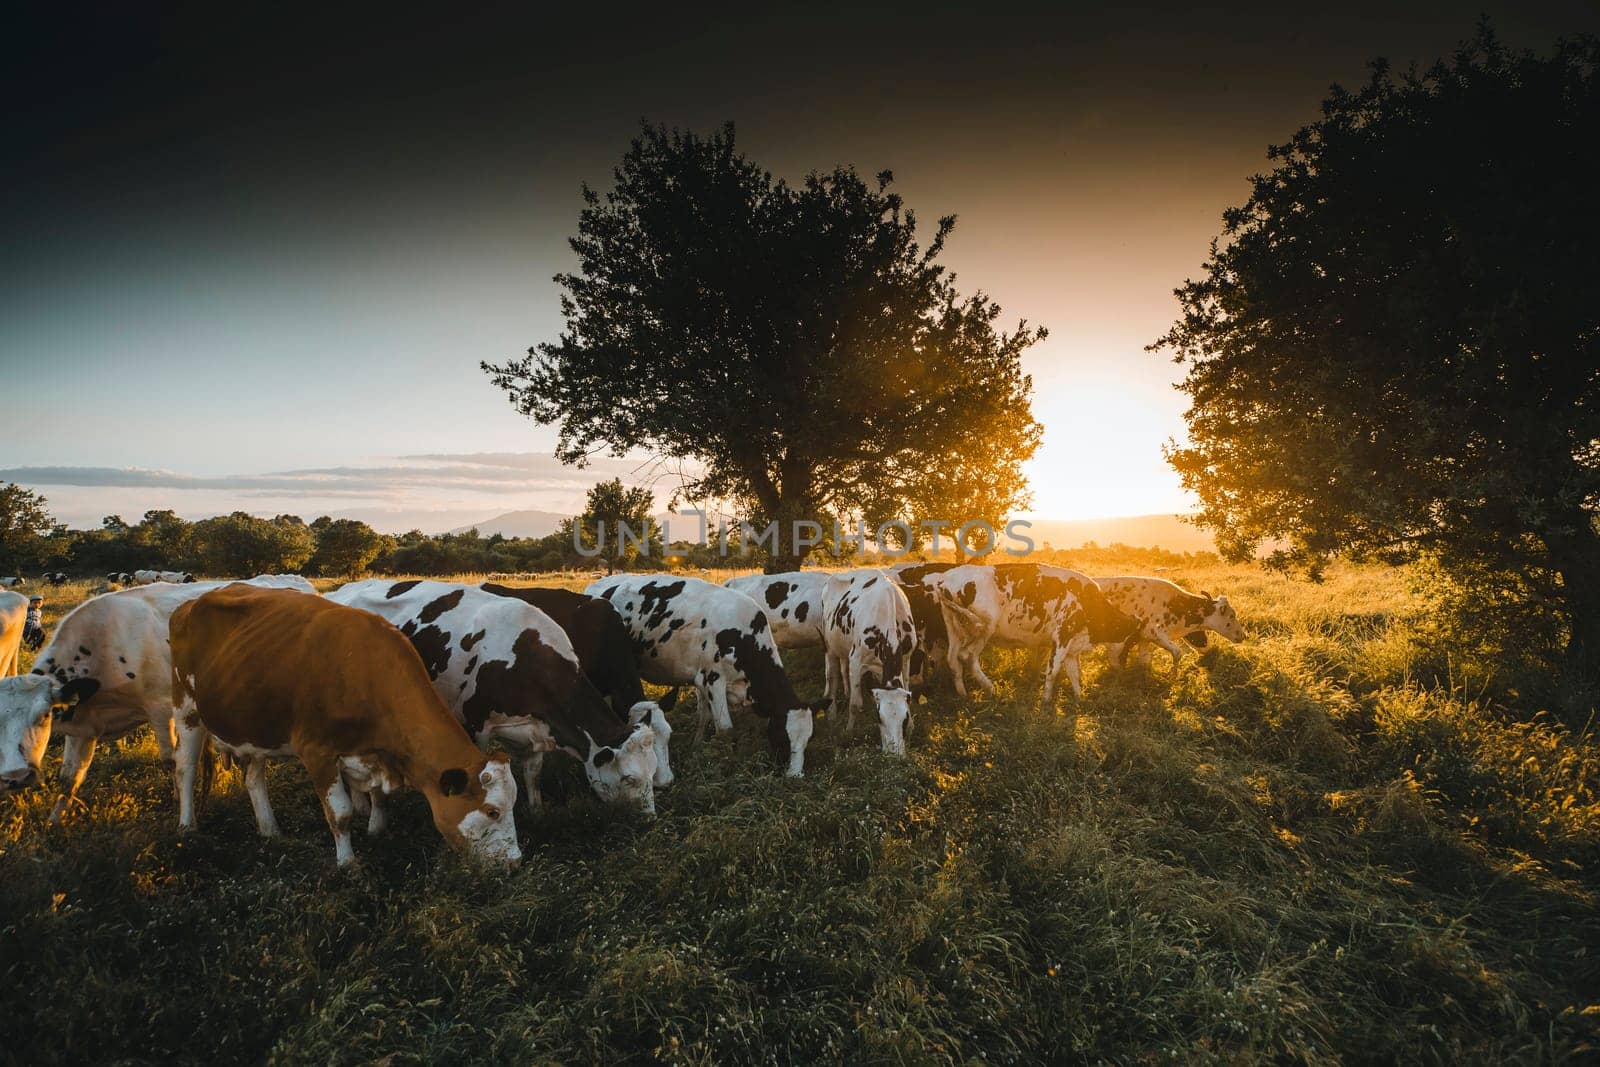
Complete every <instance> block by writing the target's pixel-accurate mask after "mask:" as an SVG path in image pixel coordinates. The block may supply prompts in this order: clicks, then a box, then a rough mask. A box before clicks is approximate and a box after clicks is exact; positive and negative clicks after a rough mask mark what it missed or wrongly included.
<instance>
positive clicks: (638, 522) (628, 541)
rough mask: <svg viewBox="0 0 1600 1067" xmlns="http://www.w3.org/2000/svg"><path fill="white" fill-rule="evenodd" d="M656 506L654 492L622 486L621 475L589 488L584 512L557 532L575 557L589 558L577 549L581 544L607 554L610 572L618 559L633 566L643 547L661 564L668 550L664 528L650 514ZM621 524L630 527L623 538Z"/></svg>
mask: <svg viewBox="0 0 1600 1067" xmlns="http://www.w3.org/2000/svg"><path fill="white" fill-rule="evenodd" d="M654 506H655V494H654V493H652V492H651V491H650V490H649V489H646V488H644V487H643V486H627V485H623V484H622V479H621V478H613V479H611V480H610V481H609V482H596V483H595V484H594V485H593V486H591V487H590V489H589V495H588V498H587V500H586V501H585V503H584V508H583V514H582V515H579V516H577V517H576V518H573V519H565V520H563V521H562V523H561V529H560V530H559V531H558V532H559V533H560V535H561V541H562V550H563V552H566V553H570V558H573V559H584V558H588V557H585V556H584V555H583V554H582V553H580V552H578V550H577V546H578V545H582V546H583V548H584V550H585V551H587V552H590V553H596V554H598V555H600V556H602V557H604V559H605V564H606V573H607V574H609V573H611V572H612V571H614V570H615V569H616V565H617V564H618V563H619V562H620V563H621V564H622V565H623V566H624V567H627V566H630V565H631V564H632V563H633V562H634V560H636V559H638V558H639V552H640V550H641V549H643V551H644V552H645V553H647V554H648V555H649V556H650V557H651V558H653V559H655V560H656V561H657V562H658V563H659V562H660V560H661V558H662V556H663V555H665V551H664V548H663V546H662V543H661V529H660V528H659V527H658V526H657V525H656V523H655V519H654V517H653V516H652V515H651V514H650V512H651V509H652V508H653V507H654ZM621 525H626V526H627V527H628V530H629V531H630V535H629V537H628V538H623V537H622V535H621V531H620V529H619V527H620V526H621ZM574 526H576V527H577V529H576V531H575V530H574V529H573V527H574Z"/></svg>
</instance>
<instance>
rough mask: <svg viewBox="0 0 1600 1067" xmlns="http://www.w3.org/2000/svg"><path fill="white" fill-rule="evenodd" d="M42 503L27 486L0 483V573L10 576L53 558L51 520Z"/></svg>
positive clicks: (53, 522)
mask: <svg viewBox="0 0 1600 1067" xmlns="http://www.w3.org/2000/svg"><path fill="white" fill-rule="evenodd" d="M46 503H47V502H46V500H45V498H44V497H42V496H40V495H39V494H38V493H35V492H34V491H33V490H31V489H25V488H23V487H22V486H20V485H17V484H15V483H13V482H4V483H0V575H10V576H14V575H16V574H17V573H18V572H19V571H22V570H27V569H30V568H34V567H40V566H43V565H44V564H45V562H46V561H48V560H49V559H51V558H53V555H54V547H53V545H52V543H51V541H50V534H51V532H52V531H53V530H54V529H55V520H54V519H53V518H51V517H50V512H49V510H48V509H47V508H46V507H45V504H46Z"/></svg>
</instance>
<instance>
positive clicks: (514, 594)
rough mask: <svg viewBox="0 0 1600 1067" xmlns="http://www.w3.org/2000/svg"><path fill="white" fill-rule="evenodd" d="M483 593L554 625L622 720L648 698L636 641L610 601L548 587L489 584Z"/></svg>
mask: <svg viewBox="0 0 1600 1067" xmlns="http://www.w3.org/2000/svg"><path fill="white" fill-rule="evenodd" d="M483 589H484V590H485V591H486V592H490V593H493V594H495V595H496V596H502V597H510V598H513V599H516V600H520V601H522V602H523V603H525V604H528V605H531V606H532V607H535V608H538V609H539V610H540V611H542V612H544V613H545V614H546V615H548V616H549V617H550V618H551V619H552V620H554V622H555V623H556V625H557V626H560V627H561V629H562V630H563V631H565V632H566V635H567V639H568V640H569V641H571V642H572V650H573V652H574V653H576V654H577V657H578V665H579V666H580V667H581V668H582V669H583V672H584V673H585V674H586V675H588V676H589V680H590V681H591V682H593V683H594V684H595V686H596V687H598V688H599V690H600V692H601V693H602V694H604V695H606V696H608V697H611V698H612V699H613V701H614V702H615V705H614V710H615V711H617V712H618V713H619V714H626V713H627V710H628V709H629V708H631V707H632V706H633V705H634V704H637V703H638V702H639V701H641V700H643V699H644V698H645V697H644V687H643V686H642V685H640V683H639V663H638V660H637V659H636V658H635V656H634V652H633V636H632V634H631V633H629V631H628V626H627V624H626V623H625V622H623V621H622V616H621V615H620V614H618V612H617V609H616V608H615V607H614V606H612V604H611V603H610V602H609V601H606V600H602V599H600V598H599V597H593V596H589V595H588V594H586V593H576V592H573V591H572V590H570V589H555V588H551V587H549V586H532V587H523V588H516V587H512V586H507V585H498V584H495V583H493V582H484V583H483Z"/></svg>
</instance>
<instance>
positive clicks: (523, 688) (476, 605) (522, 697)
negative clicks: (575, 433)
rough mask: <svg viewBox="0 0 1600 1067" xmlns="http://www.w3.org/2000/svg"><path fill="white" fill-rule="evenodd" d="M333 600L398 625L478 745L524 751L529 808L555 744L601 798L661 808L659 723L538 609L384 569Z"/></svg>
mask: <svg viewBox="0 0 1600 1067" xmlns="http://www.w3.org/2000/svg"><path fill="white" fill-rule="evenodd" d="M327 599H329V600H331V601H333V602H334V603H336V604H344V605H347V606H349V607H353V608H360V609H361V610H363V611H369V612H371V613H372V614H374V615H378V616H381V617H383V618H385V619H388V620H389V621H390V622H391V623H394V624H395V625H396V626H398V627H400V632H401V633H402V634H404V635H405V636H406V637H407V638H408V639H409V640H410V641H411V643H412V645H413V646H415V647H416V650H417V652H418V653H419V654H420V655H421V656H422V663H423V666H425V667H426V668H427V669H428V677H429V678H431V679H432V680H433V687H434V689H435V690H437V691H438V694H439V696H440V698H441V699H443V700H444V702H445V706H446V707H448V708H449V709H450V711H451V712H452V713H453V714H454V715H455V717H456V718H457V720H459V721H460V722H461V723H462V724H463V725H465V726H466V728H467V733H468V734H470V735H471V736H472V738H473V740H475V741H476V742H477V743H478V746H479V747H480V748H483V749H484V750H486V751H487V750H488V749H489V748H491V747H492V746H494V745H497V744H498V745H502V746H504V747H505V748H507V749H509V750H510V751H511V752H512V753H513V754H515V755H516V756H517V757H518V758H519V759H520V760H521V763H522V770H523V785H524V788H525V790H526V794H527V797H528V804H529V806H530V807H533V806H537V805H538V804H539V800H540V798H539V771H540V769H541V768H542V767H543V766H544V756H545V753H546V752H550V751H554V750H557V749H559V750H560V751H562V752H565V753H567V754H568V755H570V756H572V757H573V758H575V759H577V760H579V761H580V762H581V763H582V764H583V769H584V772H585V773H586V774H587V775H588V778H589V784H590V785H591V786H592V787H593V788H594V791H595V793H596V794H597V795H598V796H599V797H600V798H601V799H602V800H608V801H611V800H618V801H623V802H625V803H628V804H631V805H633V806H636V807H638V808H639V809H641V810H642V811H646V812H650V813H654V812H655V810H656V801H655V789H654V780H655V773H656V764H657V757H656V749H655V740H656V738H655V734H654V732H653V731H652V730H651V728H650V726H649V725H648V724H645V723H641V724H638V725H630V724H629V723H628V719H627V714H626V713H625V712H616V711H613V710H612V709H611V707H610V705H608V704H607V703H606V702H605V698H604V697H602V696H601V695H600V691H599V690H597V689H596V688H595V687H594V684H593V683H592V682H590V681H589V679H588V678H587V677H585V676H584V673H583V670H582V668H581V667H580V666H579V664H578V656H577V653H576V652H574V651H573V649H572V642H571V641H569V640H568V639H567V635H566V634H565V633H564V632H563V631H562V629H561V627H559V626H557V625H556V624H555V622H554V621H553V620H552V619H551V618H550V616H548V615H546V614H545V613H544V612H542V611H540V610H539V609H538V608H536V607H534V606H533V605H531V604H526V603H524V602H522V601H520V600H516V599H513V598H511V597H503V596H497V595H495V594H494V593H491V592H488V591H486V590H484V589H480V588H478V587H477V586H472V585H457V584H455V583H452V582H423V581H416V580H408V581H403V582H396V581H390V580H389V579H386V578H374V579H371V580H369V581H364V582H351V583H349V584H348V585H344V586H341V587H340V588H339V589H338V590H336V591H335V592H332V593H329V594H328V596H327Z"/></svg>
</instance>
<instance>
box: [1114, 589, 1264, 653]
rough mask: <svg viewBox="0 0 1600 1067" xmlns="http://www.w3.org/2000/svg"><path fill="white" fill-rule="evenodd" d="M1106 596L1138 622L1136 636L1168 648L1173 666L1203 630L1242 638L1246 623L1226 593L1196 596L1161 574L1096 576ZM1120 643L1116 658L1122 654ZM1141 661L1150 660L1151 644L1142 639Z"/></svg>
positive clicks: (1200, 638)
mask: <svg viewBox="0 0 1600 1067" xmlns="http://www.w3.org/2000/svg"><path fill="white" fill-rule="evenodd" d="M1095 582H1096V583H1097V584H1098V585H1099V586H1100V588H1101V589H1103V590H1104V591H1105V594H1106V599H1107V600H1109V601H1110V602H1111V603H1112V604H1113V605H1115V606H1116V607H1118V608H1120V609H1121V610H1123V611H1125V612H1127V613H1128V614H1129V615H1131V616H1133V617H1134V618H1135V619H1137V620H1138V621H1139V624H1140V633H1139V636H1140V637H1142V638H1143V639H1144V640H1145V641H1149V642H1153V643H1155V644H1158V645H1160V646H1161V647H1162V648H1164V649H1166V650H1167V653H1168V654H1169V655H1170V656H1171V657H1172V665H1173V666H1174V667H1176V666H1177V665H1178V661H1179V660H1181V659H1183V656H1184V653H1185V652H1186V651H1187V649H1186V648H1185V647H1184V646H1185V645H1186V644H1197V645H1204V644H1205V636H1204V635H1205V632H1206V631H1207V630H1210V631H1211V632H1212V633H1215V634H1218V635H1219V636H1222V637H1225V638H1227V639H1228V640H1229V641H1243V640H1244V627H1243V626H1241V625H1240V624H1239V616H1238V615H1236V614H1235V613H1234V610H1233V607H1232V605H1230V604H1229V603H1228V598H1227V597H1225V596H1219V597H1213V596H1212V595H1211V594H1210V593H1201V594H1199V595H1198V596H1196V595H1195V594H1194V593H1191V592H1189V591H1187V590H1185V589H1183V588H1182V587H1181V586H1178V585H1175V584H1174V583H1172V582H1169V581H1167V580H1166V579H1165V578H1140V577H1135V576H1133V575H1118V576H1116V577H1112V578H1096V579H1095ZM1127 651H1128V649H1127V648H1126V647H1124V649H1123V655H1122V656H1120V657H1118V659H1119V661H1120V660H1121V659H1123V658H1126V653H1127ZM1139 662H1140V663H1144V664H1148V663H1149V662H1150V645H1149V644H1141V645H1140V648H1139Z"/></svg>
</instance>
